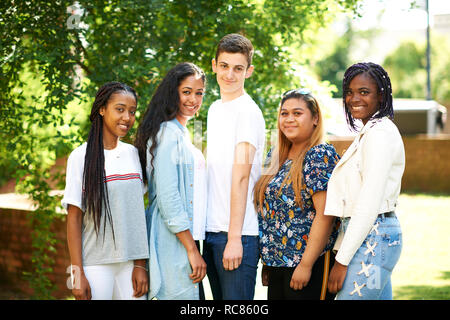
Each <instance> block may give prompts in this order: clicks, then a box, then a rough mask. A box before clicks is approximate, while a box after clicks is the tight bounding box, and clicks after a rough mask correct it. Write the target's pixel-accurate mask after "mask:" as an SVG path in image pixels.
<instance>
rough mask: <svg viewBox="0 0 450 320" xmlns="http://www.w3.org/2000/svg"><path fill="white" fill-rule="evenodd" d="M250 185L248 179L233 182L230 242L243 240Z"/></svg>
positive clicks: (229, 230)
mask: <svg viewBox="0 0 450 320" xmlns="http://www.w3.org/2000/svg"><path fill="white" fill-rule="evenodd" d="M248 183H249V179H248V177H242V178H237V179H233V180H232V185H231V203H230V224H229V227H228V240H236V239H239V240H240V238H241V235H242V226H243V224H244V218H245V210H246V207H247V191H248Z"/></svg>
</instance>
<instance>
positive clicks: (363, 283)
mask: <svg viewBox="0 0 450 320" xmlns="http://www.w3.org/2000/svg"><path fill="white" fill-rule="evenodd" d="M348 222H349V219H344V220H342V222H341V223H342V225H341V227H343V228H344V231H345V230H346V228H347V226H348ZM401 251H402V230H401V228H400V223H399V221H398V219H397V217H395V216H394V217H384V216H381V217H380V216H379V217H378V218H377V220H376V221H375V224H374V226H373V227H372V230H371V231H370V233H369V235H368V236H367V237H366V239H365V240H364V242H363V244H362V245H361V247H360V248H359V249H358V251H356V253H355V255H354V256H353V258H352V260H351V261H350V263H349V265H348V268H347V275H346V277H345V280H344V284H343V287H342V289H341V290H340V291H339V292H338V294H337V295H336V300H392V284H391V274H392V270H393V269H394V267H395V265H396V264H397V262H398V259H399V258H400V253H401Z"/></svg>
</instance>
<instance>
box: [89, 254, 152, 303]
mask: <svg viewBox="0 0 450 320" xmlns="http://www.w3.org/2000/svg"><path fill="white" fill-rule="evenodd" d="M133 264H134V263H133V261H126V262H120V263H110V264H101V265H95V266H84V267H83V269H84V274H85V275H86V278H87V280H88V281H89V285H90V287H91V294H92V300H146V299H147V295H146V294H145V295H143V296H142V297H139V298H135V297H133V283H132V280H131V276H132V273H133V268H134V267H133Z"/></svg>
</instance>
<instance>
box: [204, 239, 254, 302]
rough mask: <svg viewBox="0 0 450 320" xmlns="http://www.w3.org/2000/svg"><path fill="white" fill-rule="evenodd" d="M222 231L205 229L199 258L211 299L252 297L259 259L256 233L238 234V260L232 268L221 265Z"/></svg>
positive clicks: (251, 298)
mask: <svg viewBox="0 0 450 320" xmlns="http://www.w3.org/2000/svg"><path fill="white" fill-rule="evenodd" d="M227 237H228V235H227V233H226V232H207V233H206V238H205V241H204V247H203V248H204V249H203V258H204V259H205V262H206V266H207V268H206V270H207V275H208V279H209V283H210V286H211V291H212V294H213V298H214V300H253V297H254V295H255V285H256V271H257V269H258V260H259V249H258V245H259V239H258V236H242V247H243V255H242V263H241V264H240V265H239V267H238V268H237V269H235V270H232V271H227V270H225V269H224V268H223V262H222V258H223V251H224V250H225V246H226V244H227Z"/></svg>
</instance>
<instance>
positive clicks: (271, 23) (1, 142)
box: [0, 0, 358, 298]
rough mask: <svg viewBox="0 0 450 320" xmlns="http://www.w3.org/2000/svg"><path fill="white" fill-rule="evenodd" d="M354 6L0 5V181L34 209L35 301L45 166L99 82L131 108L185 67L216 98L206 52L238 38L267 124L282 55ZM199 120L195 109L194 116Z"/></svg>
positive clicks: (72, 131) (44, 257)
mask: <svg viewBox="0 0 450 320" xmlns="http://www.w3.org/2000/svg"><path fill="white" fill-rule="evenodd" d="M357 2H358V0H339V1H334V0H333V1H332V0H302V1H299V0H287V1H278V0H254V1H250V0H233V1H231V0H208V1H198V0H197V1H184V0H170V1H168V0H152V1H148V0H109V1H108V0H80V1H77V2H68V1H42V0H36V1H16V0H6V1H1V4H0V57H1V60H0V68H1V71H0V72H1V77H0V130H1V137H0V152H1V153H2V158H1V159H0V170H2V169H5V171H4V172H5V173H4V175H3V178H2V179H3V180H5V179H6V178H8V177H10V176H13V177H15V178H16V180H17V182H18V190H19V191H21V192H24V193H28V194H29V195H30V197H31V199H32V200H33V201H34V202H35V203H36V205H37V210H36V211H34V212H32V213H30V224H31V225H32V227H33V229H34V230H35V231H34V233H33V248H34V254H33V265H34V266H35V268H34V270H33V271H32V272H31V273H30V274H28V277H29V280H30V285H31V287H32V288H33V289H34V292H35V297H36V298H51V291H52V289H53V286H54V284H52V283H51V282H50V281H49V280H48V278H47V275H48V273H50V272H52V268H51V266H52V263H53V261H52V258H51V254H52V252H54V251H55V249H54V244H55V240H54V237H53V235H52V234H51V233H50V226H51V223H52V221H53V219H55V218H56V217H58V215H57V214H56V213H55V212H57V209H58V206H59V200H60V198H59V197H52V196H50V190H51V189H52V188H58V189H63V187H64V180H63V179H62V178H63V177H61V176H55V175H53V174H50V172H49V168H50V167H51V165H53V164H54V162H55V159H56V158H58V157H61V156H64V155H67V154H68V152H70V150H72V149H73V148H74V147H75V146H77V145H79V144H80V143H81V142H82V141H84V139H85V137H86V134H87V128H88V124H87V121H86V114H87V112H88V109H89V104H90V103H91V102H92V100H93V96H94V94H95V92H96V90H97V88H98V87H99V86H101V85H102V84H103V83H105V82H107V81H112V80H117V81H122V82H125V83H128V84H130V85H132V86H133V87H134V88H135V89H136V90H137V92H138V94H139V96H140V102H139V106H138V108H139V111H140V113H142V111H143V110H144V109H145V107H146V104H147V103H148V101H149V99H150V97H151V95H152V93H153V91H154V89H155V87H156V85H157V84H158V83H159V81H160V79H161V77H162V76H163V75H164V74H165V73H166V72H167V70H168V69H169V68H170V67H172V66H173V65H175V64H176V63H178V62H182V61H192V62H194V63H196V64H198V65H199V66H201V67H202V68H204V70H205V71H207V72H208V80H209V84H208V94H207V96H206V98H205V106H208V105H209V103H211V102H212V101H213V100H214V99H216V98H217V96H218V90H217V86H216V84H215V80H214V78H213V75H212V74H211V72H210V65H211V58H213V56H214V51H215V46H216V44H217V42H218V41H219V39H220V38H221V37H222V36H224V35H225V34H227V33H231V32H239V33H242V34H244V35H246V36H248V37H249V38H250V39H251V40H252V42H253V44H254V46H255V49H256V51H255V57H254V65H255V68H256V69H255V70H256V71H255V73H254V75H253V76H252V78H251V79H249V81H247V82H246V90H247V92H248V93H249V94H251V95H252V96H253V97H254V98H255V99H256V100H257V102H258V104H259V105H260V106H261V107H262V109H263V112H264V115H265V116H266V117H267V118H266V121H268V122H270V120H273V119H275V117H276V115H275V114H276V106H277V102H278V99H279V93H280V91H282V90H285V89H289V88H292V87H295V86H297V85H298V84H299V79H298V78H297V77H296V76H294V73H293V70H292V63H293V62H294V61H295V60H296V57H294V56H291V55H290V54H289V50H288V48H289V47H290V46H292V45H294V44H303V43H306V42H307V41H308V39H309V37H311V35H313V34H314V32H315V31H316V30H317V29H318V28H320V27H321V26H323V25H325V24H326V23H327V22H328V21H329V20H330V18H331V17H333V16H334V15H335V13H337V12H338V11H343V10H349V11H352V10H355V8H356V4H357ZM76 8H78V9H77V10H75V9H76ZM69 107H70V108H69ZM206 113H207V108H203V110H202V111H201V114H200V116H199V118H200V119H202V121H205V118H206ZM138 117H139V112H138ZM204 127H205V126H204ZM0 182H1V179H0ZM51 186H52V187H51Z"/></svg>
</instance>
